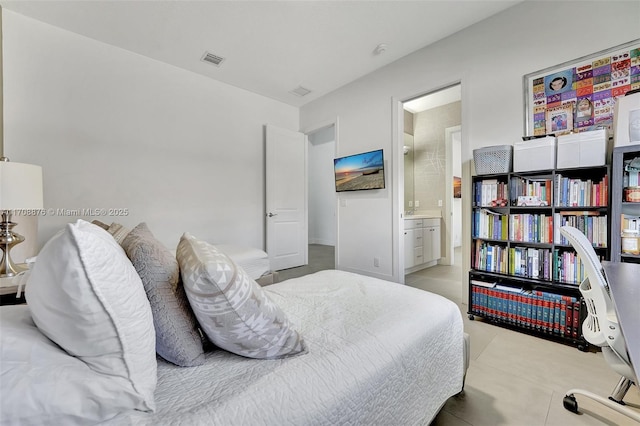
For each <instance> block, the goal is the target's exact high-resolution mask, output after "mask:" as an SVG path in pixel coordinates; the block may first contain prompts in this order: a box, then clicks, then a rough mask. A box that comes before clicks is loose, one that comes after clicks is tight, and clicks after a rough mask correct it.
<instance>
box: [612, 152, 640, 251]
mask: <svg viewBox="0 0 640 426" xmlns="http://www.w3.org/2000/svg"><path fill="white" fill-rule="evenodd" d="M634 158H640V145H628V146H619V147H615V148H614V149H613V158H612V165H611V230H612V232H611V260H612V261H614V262H632V263H640V252H635V250H634V248H635V247H634V246H635V245H636V244H638V240H637V239H636V240H635V241H634V238H633V236H634V234H633V233H631V232H625V234H624V235H625V236H628V237H626V238H625V240H624V241H623V238H622V233H623V232H624V231H625V230H629V229H631V230H636V231H640V202H632V201H626V200H627V197H626V196H625V189H627V188H630V187H637V186H640V182H639V176H638V175H639V171H638V170H637V169H636V168H635V167H633V166H634V165H633V164H631V162H632V160H633V159H634ZM639 235H640V234H639ZM623 242H624V243H625V244H624V251H623ZM639 248H640V247H639Z"/></svg>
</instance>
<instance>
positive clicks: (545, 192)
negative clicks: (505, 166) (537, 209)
mask: <svg viewBox="0 0 640 426" xmlns="http://www.w3.org/2000/svg"><path fill="white" fill-rule="evenodd" d="M510 193H511V199H512V205H517V200H518V197H520V196H526V197H537V198H538V200H540V201H544V202H546V205H547V206H550V205H551V194H553V188H552V184H551V179H527V178H523V177H512V178H511V188H510Z"/></svg>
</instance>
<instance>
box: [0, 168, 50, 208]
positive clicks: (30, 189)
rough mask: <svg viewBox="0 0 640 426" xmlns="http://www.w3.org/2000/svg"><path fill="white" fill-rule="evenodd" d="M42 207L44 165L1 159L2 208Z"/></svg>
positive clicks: (0, 193) (0, 199) (0, 188)
mask: <svg viewBox="0 0 640 426" xmlns="http://www.w3.org/2000/svg"><path fill="white" fill-rule="evenodd" d="M42 207H43V198H42V167H40V166H34V165H33V164H24V163H14V162H11V161H0V210H15V209H41V208H42Z"/></svg>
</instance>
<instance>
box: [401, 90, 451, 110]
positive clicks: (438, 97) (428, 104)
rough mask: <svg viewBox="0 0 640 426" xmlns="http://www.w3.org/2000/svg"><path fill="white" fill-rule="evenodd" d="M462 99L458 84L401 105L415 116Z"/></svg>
mask: <svg viewBox="0 0 640 426" xmlns="http://www.w3.org/2000/svg"><path fill="white" fill-rule="evenodd" d="M460 99H462V90H461V87H460V85H459V84H456V85H455V86H451V87H447V88H446V89H442V90H438V91H437V92H433V93H429V94H428V95H425V96H421V97H419V98H416V99H412V100H410V101H407V102H405V103H403V104H402V107H403V108H404V109H406V110H407V111H409V112H411V113H414V114H417V113H419V112H422V111H426V110H428V109H432V108H437V107H439V106H442V105H447V104H450V103H453V102H456V101H459V100H460Z"/></svg>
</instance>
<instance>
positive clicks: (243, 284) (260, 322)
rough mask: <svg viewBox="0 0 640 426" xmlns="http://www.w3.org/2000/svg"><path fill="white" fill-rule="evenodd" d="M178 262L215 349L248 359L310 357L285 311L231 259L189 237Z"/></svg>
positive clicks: (184, 240)
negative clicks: (305, 353)
mask: <svg viewBox="0 0 640 426" xmlns="http://www.w3.org/2000/svg"><path fill="white" fill-rule="evenodd" d="M177 258H178V263H179V264H180V274H181V275H182V281H183V283H184V286H185V290H186V292H187V297H188V298H189V303H190V304H191V307H192V308H193V311H194V312H195V314H196V317H197V318H198V321H199V322H200V326H201V327H202V328H203V330H204V332H205V333H206V335H207V336H208V337H209V339H210V340H211V341H212V342H213V343H214V344H215V345H216V346H218V347H220V348H222V349H226V350H228V351H229V352H233V353H235V354H238V355H242V356H246V357H249V358H280V357H284V356H288V355H295V354H300V353H304V352H306V345H305V344H304V341H303V339H302V336H301V335H300V334H299V333H298V332H297V331H295V330H294V329H293V328H291V325H290V324H289V320H288V319H287V317H286V316H285V314H284V312H282V310H281V309H280V308H279V307H278V306H277V305H276V304H275V303H273V302H272V301H271V300H270V299H269V298H268V297H267V295H266V294H265V293H264V292H263V290H262V288H261V287H260V286H259V285H258V284H256V282H255V281H253V280H252V279H251V278H249V277H248V276H247V274H246V273H245V272H244V271H243V270H242V269H241V268H239V267H238V266H236V264H235V263H233V261H232V260H231V259H230V258H229V257H228V256H227V255H225V254H224V253H222V252H221V251H219V250H218V249H216V248H215V247H214V246H212V245H211V244H208V243H206V242H204V241H199V240H197V239H196V238H195V237H193V236H192V235H190V234H189V233H185V234H184V235H183V236H182V238H181V239H180V243H179V244H178V251H177Z"/></svg>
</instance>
